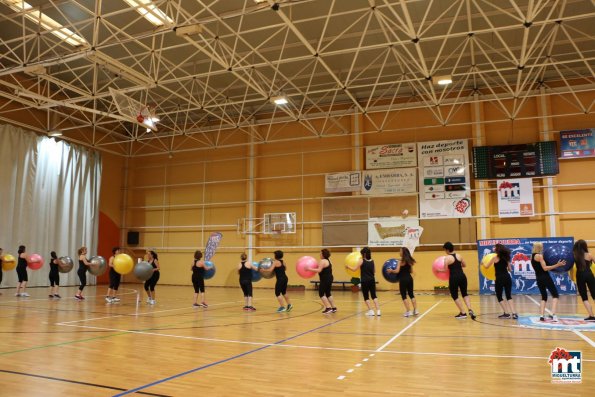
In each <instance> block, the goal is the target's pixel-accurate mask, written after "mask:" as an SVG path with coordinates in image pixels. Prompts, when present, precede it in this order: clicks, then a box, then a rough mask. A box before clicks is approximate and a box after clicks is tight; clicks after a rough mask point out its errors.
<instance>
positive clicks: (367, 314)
mask: <svg viewBox="0 0 595 397" xmlns="http://www.w3.org/2000/svg"><path fill="white" fill-rule="evenodd" d="M366 316H370V317H374V310H371V309H370V310H368V311H367V312H366Z"/></svg>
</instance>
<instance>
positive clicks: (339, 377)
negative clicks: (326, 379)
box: [337, 375, 345, 380]
mask: <svg viewBox="0 0 595 397" xmlns="http://www.w3.org/2000/svg"><path fill="white" fill-rule="evenodd" d="M337 379H339V380H343V379H345V375H341V376H337Z"/></svg>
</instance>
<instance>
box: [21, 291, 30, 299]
mask: <svg viewBox="0 0 595 397" xmlns="http://www.w3.org/2000/svg"><path fill="white" fill-rule="evenodd" d="M21 296H24V297H25V298H28V297H30V296H31V295H29V294H28V293H26V292H23V293H22V294H21Z"/></svg>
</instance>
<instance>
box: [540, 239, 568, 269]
mask: <svg viewBox="0 0 595 397" xmlns="http://www.w3.org/2000/svg"><path fill="white" fill-rule="evenodd" d="M543 260H545V263H546V264H547V265H548V266H552V265H555V264H556V263H558V261H561V260H563V261H566V264H565V265H564V266H560V267H557V268H555V269H552V271H553V272H556V273H564V272H567V271H569V270H570V269H572V266H573V265H574V254H573V253H572V247H570V246H569V245H565V244H552V245H550V246H549V247H547V248H546V249H545V251H543Z"/></svg>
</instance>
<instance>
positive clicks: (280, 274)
mask: <svg viewBox="0 0 595 397" xmlns="http://www.w3.org/2000/svg"><path fill="white" fill-rule="evenodd" d="M278 260H279V262H281V266H279V267H276V268H275V277H277V279H283V278H287V274H285V263H284V262H283V260H282V259H278Z"/></svg>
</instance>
